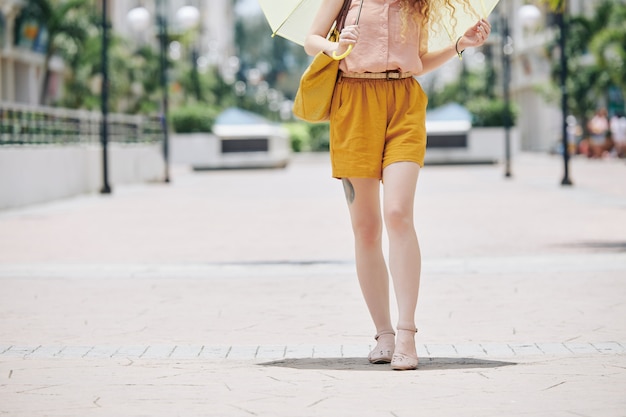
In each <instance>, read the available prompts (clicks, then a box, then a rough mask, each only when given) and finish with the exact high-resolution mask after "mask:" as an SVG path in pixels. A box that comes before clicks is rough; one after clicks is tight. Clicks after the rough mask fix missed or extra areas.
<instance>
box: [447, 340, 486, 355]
mask: <svg viewBox="0 0 626 417" xmlns="http://www.w3.org/2000/svg"><path fill="white" fill-rule="evenodd" d="M454 348H455V350H456V351H457V353H458V355H459V356H461V357H480V356H487V352H486V351H485V349H483V348H482V346H480V345H479V344H468V343H459V344H455V345H454Z"/></svg>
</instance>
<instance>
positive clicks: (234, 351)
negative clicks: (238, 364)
mask: <svg viewBox="0 0 626 417" xmlns="http://www.w3.org/2000/svg"><path fill="white" fill-rule="evenodd" d="M258 350H259V347H258V346H232V347H231V348H230V350H229V351H228V353H227V354H226V358H227V359H235V360H252V359H254V358H255V357H256V353H257V351H258Z"/></svg>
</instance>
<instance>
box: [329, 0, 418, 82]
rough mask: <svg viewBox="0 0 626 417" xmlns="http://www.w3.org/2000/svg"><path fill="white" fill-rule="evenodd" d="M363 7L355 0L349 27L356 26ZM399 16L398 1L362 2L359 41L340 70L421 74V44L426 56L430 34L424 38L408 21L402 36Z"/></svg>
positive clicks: (416, 25) (414, 24) (349, 13)
mask: <svg viewBox="0 0 626 417" xmlns="http://www.w3.org/2000/svg"><path fill="white" fill-rule="evenodd" d="M360 3H361V0H352V4H351V5H350V11H349V12H348V17H347V19H346V26H348V25H352V24H354V22H355V20H356V16H357V14H358V11H359V6H360ZM400 13H401V12H400V1H399V0H363V10H362V11H361V17H360V19H359V33H360V34H359V39H358V41H357V42H356V44H355V45H354V48H353V50H352V53H351V54H350V55H348V56H347V57H346V58H345V59H344V60H343V61H341V63H340V64H339V68H340V69H341V70H342V71H344V72H385V71H390V70H400V71H401V72H412V73H419V72H421V71H422V61H421V59H420V43H421V47H422V51H423V52H426V50H427V45H428V39H427V38H426V36H427V35H426V33H427V32H426V31H423V34H422V33H421V32H422V31H420V25H419V24H417V23H416V22H415V20H414V19H412V18H411V17H408V18H407V24H408V25H407V26H408V27H407V29H406V31H405V33H404V36H403V35H402V30H401V28H402V21H401V17H400ZM420 38H421V39H420ZM420 41H421V42H420Z"/></svg>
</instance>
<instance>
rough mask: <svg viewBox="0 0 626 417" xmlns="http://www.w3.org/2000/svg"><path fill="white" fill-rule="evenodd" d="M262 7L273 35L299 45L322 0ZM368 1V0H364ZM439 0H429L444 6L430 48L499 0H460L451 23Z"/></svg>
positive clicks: (274, 0)
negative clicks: (466, 5)
mask: <svg viewBox="0 0 626 417" xmlns="http://www.w3.org/2000/svg"><path fill="white" fill-rule="evenodd" d="M258 1H259V5H260V6H261V10H263V13H264V14H265V17H266V18H267V21H268V22H269V24H270V27H271V28H272V36H275V35H278V36H282V37H283V38H286V39H289V40H290V41H292V42H295V43H297V44H299V45H304V39H305V38H306V35H307V33H308V31H309V28H310V27H311V24H312V23H313V19H314V18H315V15H316V14H317V10H318V9H319V8H320V5H321V4H322V0H258ZM364 1H365V2H367V0H364ZM440 1H442V0H431V7H438V8H439V10H444V12H443V13H444V15H443V17H442V19H441V22H442V23H441V27H435V28H433V29H434V30H436V32H433V33H430V34H429V42H428V45H429V49H431V50H436V49H440V48H443V47H445V46H448V45H450V43H454V42H455V41H456V39H457V38H458V37H459V36H461V35H462V34H463V33H465V31H466V30H467V29H468V28H470V27H471V26H472V25H474V24H475V23H476V22H477V21H478V20H479V19H480V18H487V16H488V15H489V13H491V12H492V11H493V9H494V7H496V4H497V3H498V0H470V2H469V3H470V7H469V9H467V10H466V8H464V7H463V6H462V5H461V3H460V2H456V3H458V4H457V7H456V11H455V13H454V17H455V18H456V25H455V26H454V25H452V23H451V22H452V21H453V19H452V18H451V11H450V10H448V9H447V8H445V7H444V6H443V5H439V4H438V3H439V2H440Z"/></svg>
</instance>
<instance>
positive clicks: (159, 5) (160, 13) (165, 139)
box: [157, 0, 170, 182]
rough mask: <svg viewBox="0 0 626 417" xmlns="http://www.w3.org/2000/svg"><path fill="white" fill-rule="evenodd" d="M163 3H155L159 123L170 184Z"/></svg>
mask: <svg viewBox="0 0 626 417" xmlns="http://www.w3.org/2000/svg"><path fill="white" fill-rule="evenodd" d="M164 9H165V2H164V1H163V0H160V1H158V2H157V25H158V27H159V46H160V48H159V51H160V53H159V58H160V63H161V65H160V72H161V74H160V80H161V90H162V94H163V95H162V102H161V112H162V115H161V123H162V126H163V160H164V162H165V178H164V181H165V182H170V150H169V130H168V129H169V123H168V120H167V118H168V106H169V95H168V91H167V37H168V36H167V18H166V13H165V10H164Z"/></svg>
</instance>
